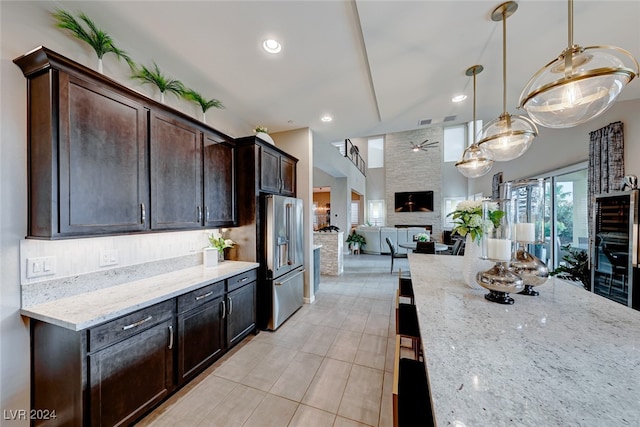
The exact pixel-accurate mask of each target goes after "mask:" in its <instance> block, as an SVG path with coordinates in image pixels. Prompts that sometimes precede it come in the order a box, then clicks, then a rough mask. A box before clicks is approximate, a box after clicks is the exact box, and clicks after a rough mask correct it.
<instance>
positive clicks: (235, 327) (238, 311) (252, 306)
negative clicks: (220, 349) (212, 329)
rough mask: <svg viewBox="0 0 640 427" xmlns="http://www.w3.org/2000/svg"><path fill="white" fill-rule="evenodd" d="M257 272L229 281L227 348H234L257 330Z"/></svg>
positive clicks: (253, 271)
mask: <svg viewBox="0 0 640 427" xmlns="http://www.w3.org/2000/svg"><path fill="white" fill-rule="evenodd" d="M256 279H257V274H256V270H252V271H250V272H248V273H245V274H244V275H238V276H235V277H233V278H231V279H228V281H227V288H228V290H229V292H228V293H227V302H226V308H227V312H226V319H227V321H226V323H227V342H226V343H227V347H232V346H234V345H235V344H237V343H238V342H240V341H241V340H242V339H243V338H244V337H245V336H247V335H248V334H249V333H250V332H251V331H253V330H254V329H255V328H256Z"/></svg>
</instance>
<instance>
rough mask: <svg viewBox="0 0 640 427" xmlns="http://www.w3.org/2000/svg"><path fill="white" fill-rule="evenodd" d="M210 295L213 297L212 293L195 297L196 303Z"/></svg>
mask: <svg viewBox="0 0 640 427" xmlns="http://www.w3.org/2000/svg"><path fill="white" fill-rule="evenodd" d="M211 295H213V291H210V292H207V293H206V294H204V295H200V296H197V297H196V301H200V300H201V299H204V298H206V297H210V296H211Z"/></svg>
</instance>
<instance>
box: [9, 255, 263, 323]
mask: <svg viewBox="0 0 640 427" xmlns="http://www.w3.org/2000/svg"><path fill="white" fill-rule="evenodd" d="M258 266H259V264H257V263H255V262H244V261H225V262H222V263H220V264H218V265H217V266H216V267H213V268H204V266H203V265H198V266H195V267H190V268H185V269H181V270H176V271H172V272H170V273H164V274H159V275H155V276H150V277H147V278H144V279H140V280H135V281H132V282H128V283H123V284H120V285H116V286H111V287H107V288H104V289H99V290H95V291H91V292H85V293H81V294H78V295H74V296H69V297H66V298H61V299H57V300H54V301H50V302H46V303H42V304H37V305H33V306H29V307H23V308H22V309H21V310H20V314H22V315H23V316H27V317H30V318H33V319H37V320H41V321H44V322H48V323H51V324H54V325H58V326H62V327H64V328H67V329H71V330H74V331H80V330H83V329H87V328H90V327H92V326H95V325H98V324H100V323H104V322H107V321H109V320H113V319H115V318H117V317H120V316H123V315H125V314H129V313H132V312H134V311H136V310H139V309H142V308H145V307H149V306H152V305H154V304H156V303H159V302H162V301H166V300H168V299H171V298H173V297H176V296H178V295H182V294H184V293H187V292H190V291H192V290H195V289H198V288H200V287H202V286H205V285H207V284H210V283H214V282H216V281H220V280H224V279H226V278H229V277H232V276H235V275H237V274H241V273H244V272H246V271H249V270H252V269H254V268H257V267H258Z"/></svg>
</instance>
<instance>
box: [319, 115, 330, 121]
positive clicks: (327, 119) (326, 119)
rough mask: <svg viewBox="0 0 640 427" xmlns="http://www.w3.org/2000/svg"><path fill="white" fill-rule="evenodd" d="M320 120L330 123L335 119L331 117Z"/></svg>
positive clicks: (323, 117)
mask: <svg viewBox="0 0 640 427" xmlns="http://www.w3.org/2000/svg"><path fill="white" fill-rule="evenodd" d="M320 120H322V121H323V122H330V121H332V120H333V117H331V116H322V118H321V119H320Z"/></svg>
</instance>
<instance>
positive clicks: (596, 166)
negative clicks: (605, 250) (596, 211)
mask: <svg viewBox="0 0 640 427" xmlns="http://www.w3.org/2000/svg"><path fill="white" fill-rule="evenodd" d="M623 178H624V133H623V131H622V122H615V123H611V124H610V125H608V126H605V127H603V128H601V129H598V130H594V131H593V132H589V177H588V180H589V183H588V189H589V199H588V200H589V230H591V228H592V227H591V225H592V219H593V218H592V217H593V212H592V207H593V206H592V202H591V199H592V197H593V196H595V195H598V194H602V193H611V192H614V191H619V190H621V189H622V179H623Z"/></svg>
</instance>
